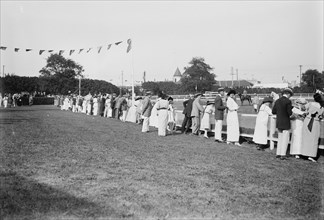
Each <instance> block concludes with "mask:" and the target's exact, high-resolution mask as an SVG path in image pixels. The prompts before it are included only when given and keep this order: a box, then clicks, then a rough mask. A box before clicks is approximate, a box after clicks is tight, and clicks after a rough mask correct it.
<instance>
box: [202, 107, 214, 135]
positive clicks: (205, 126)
mask: <svg viewBox="0 0 324 220" xmlns="http://www.w3.org/2000/svg"><path fill="white" fill-rule="evenodd" d="M213 112H215V106H214V102H212V101H207V104H206V107H205V109H204V114H203V117H202V119H201V125H200V130H203V131H204V137H205V138H208V131H210V130H211V124H210V119H211V117H212V114H213Z"/></svg>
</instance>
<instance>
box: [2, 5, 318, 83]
mask: <svg viewBox="0 0 324 220" xmlns="http://www.w3.org/2000/svg"><path fill="white" fill-rule="evenodd" d="M0 2H1V3H0V4H1V40H0V41H1V46H6V47H7V50H5V51H3V50H1V61H0V65H1V73H2V67H3V65H5V73H15V74H16V75H19V76H38V75H39V70H40V69H41V68H42V67H44V66H45V65H46V58H47V57H48V56H49V53H47V52H44V53H43V54H42V55H39V54H38V52H39V50H41V49H45V50H50V49H53V50H54V51H55V52H58V50H66V51H65V52H64V53H63V55H64V56H65V57H66V58H71V59H73V60H75V61H76V62H77V63H79V64H81V65H82V66H83V67H84V69H85V73H84V74H85V75H86V77H88V78H93V79H102V80H106V81H111V82H112V83H114V84H117V85H119V84H121V72H122V71H123V73H124V80H127V82H124V85H125V84H128V83H129V82H130V81H131V76H132V73H133V72H134V77H135V80H142V76H143V72H144V71H146V75H147V80H154V79H155V80H157V81H158V80H165V79H172V76H173V74H174V72H175V70H176V68H177V67H179V69H180V71H181V73H183V68H184V67H186V66H188V65H189V64H188V62H189V61H190V60H191V59H192V58H193V57H203V58H205V62H206V63H208V64H209V65H210V66H212V67H213V68H214V70H213V73H215V74H216V75H217V78H216V79H217V80H231V79H232V76H231V75H230V73H231V67H233V68H234V72H236V69H238V75H239V78H241V79H251V78H252V77H254V78H256V79H258V80H261V81H262V82H264V83H273V82H281V80H282V76H285V79H288V80H290V81H291V80H297V81H299V78H298V76H299V65H303V68H302V69H303V71H305V70H307V69H317V70H319V71H323V69H324V68H323V66H324V64H323V60H324V57H323V47H324V46H323V37H324V35H323V26H324V24H323V10H324V9H323V7H324V6H323V1H176V2H174V1H150V2H148V1H122V2H120V1H118V2H117V1H13V2H11V1H3V0H1V1H0ZM128 38H131V39H132V41H133V48H132V50H131V52H130V53H126V48H127V43H126V41H127V39H128ZM119 41H123V43H121V44H119V45H118V46H116V45H113V46H112V47H111V48H110V49H109V50H107V45H108V44H114V43H115V42H119ZM98 46H103V48H102V49H101V51H100V53H98V48H97V47H98ZM16 47H17V48H21V49H20V50H19V51H18V52H14V48H16ZM27 48H30V49H33V50H32V51H30V52H26V51H25V49H27ZM82 48H84V49H85V50H87V49H89V48H92V50H91V52H89V53H86V52H85V51H83V52H82V53H80V54H78V51H77V52H75V53H74V54H72V55H71V56H70V55H69V50H71V49H75V50H79V49H82ZM234 79H236V76H234Z"/></svg>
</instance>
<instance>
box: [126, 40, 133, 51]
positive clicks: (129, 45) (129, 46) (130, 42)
mask: <svg viewBox="0 0 324 220" xmlns="http://www.w3.org/2000/svg"><path fill="white" fill-rule="evenodd" d="M127 43H128V47H127V51H126V52H127V53H128V52H129V51H130V50H131V49H132V39H128V40H127Z"/></svg>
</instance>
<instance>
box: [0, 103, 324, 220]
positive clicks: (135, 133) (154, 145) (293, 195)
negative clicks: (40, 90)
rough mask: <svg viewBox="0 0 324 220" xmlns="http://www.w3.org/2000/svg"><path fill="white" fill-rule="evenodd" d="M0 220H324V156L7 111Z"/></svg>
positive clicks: (1, 137)
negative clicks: (283, 156)
mask: <svg viewBox="0 0 324 220" xmlns="http://www.w3.org/2000/svg"><path fill="white" fill-rule="evenodd" d="M0 141H1V142H0V186H1V188H0V204H1V207H0V219H121V218H126V219H176V218H182V219H194V218H195V219H323V217H324V208H323V205H324V197H323V192H324V169H323V167H324V158H323V156H322V157H320V158H319V160H318V163H312V162H309V161H306V160H297V159H294V158H289V160H278V159H276V158H275V152H274V151H270V150H266V151H264V152H260V151H257V150H256V149H255V146H254V145H252V144H247V143H243V145H242V147H237V146H234V145H226V144H216V143H214V142H213V140H212V139H203V138H200V137H193V136H187V135H181V134H175V135H172V136H167V137H158V136H157V130H156V129H152V131H151V132H150V133H147V134H142V133H141V127H140V126H139V125H136V124H132V123H122V122H120V121H116V120H113V119H106V118H101V117H93V116H87V115H84V114H76V113H72V112H67V111H60V110H58V108H56V107H54V106H31V107H29V106H25V107H18V108H15V109H5V110H4V109H0Z"/></svg>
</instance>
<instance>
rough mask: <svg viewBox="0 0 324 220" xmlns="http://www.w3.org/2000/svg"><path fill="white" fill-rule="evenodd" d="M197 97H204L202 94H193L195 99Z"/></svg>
mask: <svg viewBox="0 0 324 220" xmlns="http://www.w3.org/2000/svg"><path fill="white" fill-rule="evenodd" d="M198 96H204V95H203V94H202V93H197V94H195V98H197V97H198Z"/></svg>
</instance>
